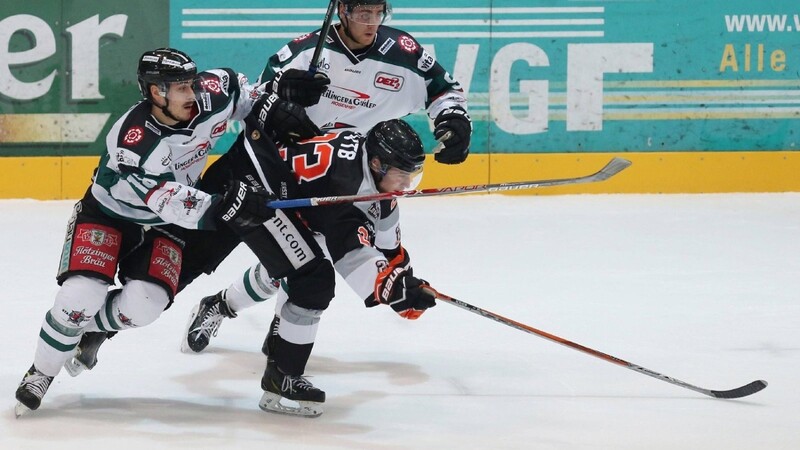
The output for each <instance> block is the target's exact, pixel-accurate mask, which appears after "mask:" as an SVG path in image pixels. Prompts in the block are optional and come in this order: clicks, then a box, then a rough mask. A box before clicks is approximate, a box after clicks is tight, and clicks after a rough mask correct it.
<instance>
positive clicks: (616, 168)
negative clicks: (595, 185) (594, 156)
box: [596, 156, 631, 181]
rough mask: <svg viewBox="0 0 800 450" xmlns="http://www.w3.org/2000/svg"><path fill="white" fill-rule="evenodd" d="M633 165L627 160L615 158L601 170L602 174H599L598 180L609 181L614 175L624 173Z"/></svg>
mask: <svg viewBox="0 0 800 450" xmlns="http://www.w3.org/2000/svg"><path fill="white" fill-rule="evenodd" d="M630 165H631V162H630V161H628V160H627V159H625V158H620V157H618V156H615V157H614V158H613V159H612V160H611V161H609V162H608V164H606V166H605V167H603V168H602V169H600V172H598V173H597V177H596V180H597V181H603V180H607V179H609V178H611V177H613V176H614V175H616V174H618V173H620V172H622V171H623V170H625V169H627V168H628V166H630Z"/></svg>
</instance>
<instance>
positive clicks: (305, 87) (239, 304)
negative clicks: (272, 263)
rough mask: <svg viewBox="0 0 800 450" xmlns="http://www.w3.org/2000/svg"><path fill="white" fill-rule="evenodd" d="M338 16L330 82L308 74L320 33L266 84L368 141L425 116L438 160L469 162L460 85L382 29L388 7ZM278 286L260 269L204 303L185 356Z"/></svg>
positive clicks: (328, 62)
mask: <svg viewBox="0 0 800 450" xmlns="http://www.w3.org/2000/svg"><path fill="white" fill-rule="evenodd" d="M338 13H339V18H340V23H339V24H337V25H335V26H334V27H332V29H331V31H330V33H329V35H328V39H327V40H326V42H325V46H324V47H323V49H322V53H321V57H320V60H319V64H318V67H317V75H319V74H324V75H326V77H323V78H319V77H318V76H317V77H315V76H313V75H311V74H310V73H309V72H307V69H308V67H309V65H310V62H311V60H312V56H313V53H314V50H315V46H316V44H317V42H319V39H320V33H321V30H317V31H315V32H313V33H309V34H306V35H303V36H300V37H298V38H296V39H295V40H293V41H291V42H289V43H288V44H287V45H285V46H284V47H283V48H281V49H280V50H279V51H278V52H277V53H276V54H275V55H272V57H270V58H269V61H268V62H267V65H266V67H265V69H264V71H263V72H262V74H261V76H260V77H259V81H260V82H265V83H266V85H267V86H269V88H270V89H271V90H272V91H274V92H275V93H277V94H278V95H279V96H281V97H282V98H286V99H289V100H291V101H293V102H295V103H298V104H301V105H303V106H306V107H307V109H306V110H307V111H308V115H309V117H310V118H311V119H312V120H314V122H315V123H317V124H318V125H320V127H321V128H323V129H329V130H342V129H348V130H356V131H360V132H361V133H366V132H367V131H368V130H369V129H371V128H372V127H373V126H374V125H375V124H376V123H378V122H381V121H385V120H388V119H392V118H400V117H404V116H406V115H408V114H411V113H414V112H416V111H419V110H421V109H423V108H426V109H427V112H428V115H429V117H430V118H431V119H433V120H434V125H435V129H434V136H435V137H436V138H437V139H441V140H442V143H443V144H444V147H443V149H442V150H441V151H440V152H438V153H436V154H435V156H434V157H435V159H436V160H437V161H439V162H441V163H445V164H456V163H460V162H463V161H464V159H465V158H466V157H467V154H468V152H469V143H470V139H471V134H472V124H471V122H470V118H469V115H468V114H467V111H466V103H467V102H466V98H465V96H464V92H463V90H462V89H461V87H460V85H459V84H458V83H457V82H456V81H455V80H453V79H452V77H451V76H450V75H449V74H448V72H447V71H446V70H445V69H444V68H443V67H442V66H441V65H440V64H439V63H438V62H436V60H435V58H434V57H433V56H432V55H431V54H430V53H428V52H427V51H426V50H425V49H424V48H423V47H422V46H421V45H420V44H419V43H418V42H417V41H416V40H415V39H414V38H413V37H412V36H411V35H410V34H408V33H406V32H404V31H401V30H398V29H395V28H391V27H388V26H385V25H383V22H384V21H385V20H386V19H388V18H389V17H390V15H391V6H390V5H389V4H388V2H387V1H386V0H342V1H340V2H339V10H338ZM213 167H214V166H213V165H212V168H213ZM277 278H279V277H278V276H277V275H276V274H270V273H269V272H268V271H267V270H266V269H265V268H264V267H263V265H262V264H261V263H258V264H256V265H255V266H253V267H251V268H250V269H248V270H247V271H246V272H245V273H244V275H243V276H242V277H240V278H238V279H236V280H235V281H234V282H233V283H232V284H231V286H230V287H229V288H227V289H224V290H222V291H220V292H218V293H217V294H215V295H213V296H208V297H205V298H203V300H201V302H200V304H198V305H197V306H196V307H195V309H194V310H193V311H192V316H191V320H190V321H189V325H188V326H187V329H186V332H185V336H184V339H183V343H182V347H181V348H182V350H183V351H184V352H190V351H191V352H201V351H203V349H205V347H206V346H207V345H208V344H209V342H210V339H211V338H212V337H213V336H215V335H216V333H217V332H218V330H219V326H220V324H221V322H222V320H223V319H224V318H234V317H236V313H237V312H238V311H241V310H243V309H245V308H248V307H250V306H253V305H256V304H259V303H263V302H264V301H265V300H267V299H269V298H271V297H273V296H274V295H275V293H276V292H277V286H278V281H277ZM276 312H277V313H279V311H276ZM277 317H278V314H276V321H277ZM274 323H275V322H274ZM274 323H273V327H272V328H273V329H274ZM264 352H265V353H267V344H266V342H265V344H264Z"/></svg>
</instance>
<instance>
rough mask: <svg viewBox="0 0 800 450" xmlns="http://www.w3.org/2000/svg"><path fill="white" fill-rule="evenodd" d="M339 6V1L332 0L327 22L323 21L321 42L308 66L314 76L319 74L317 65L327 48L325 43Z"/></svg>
mask: <svg viewBox="0 0 800 450" xmlns="http://www.w3.org/2000/svg"><path fill="white" fill-rule="evenodd" d="M338 4H339V0H331V1H330V3H328V10H327V11H325V20H323V21H322V28H321V29H320V30H319V41H317V46H316V47H314V55H313V56H312V57H311V64H310V65H309V66H308V71H309V72H311V73H312V74H314V73H317V64H319V57H320V55H322V47H324V46H325V41H326V40H327V39H328V31H330V29H331V21H332V20H333V12H334V11H336V5H338Z"/></svg>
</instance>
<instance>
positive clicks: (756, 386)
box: [711, 380, 767, 398]
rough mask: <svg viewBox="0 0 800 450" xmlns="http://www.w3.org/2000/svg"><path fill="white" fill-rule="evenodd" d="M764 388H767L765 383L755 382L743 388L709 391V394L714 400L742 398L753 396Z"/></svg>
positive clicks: (762, 381)
mask: <svg viewBox="0 0 800 450" xmlns="http://www.w3.org/2000/svg"><path fill="white" fill-rule="evenodd" d="M765 387H767V382H766V381H764V380H756V381H753V382H752V383H749V384H745V385H744V386H740V387H738V388H736V389H731V390H729V391H711V394H712V395H713V396H714V398H742V397H747V396H748V395H752V394H755V393H756V392H759V391H761V390H762V389H764V388H765Z"/></svg>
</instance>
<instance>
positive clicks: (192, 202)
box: [182, 194, 200, 210]
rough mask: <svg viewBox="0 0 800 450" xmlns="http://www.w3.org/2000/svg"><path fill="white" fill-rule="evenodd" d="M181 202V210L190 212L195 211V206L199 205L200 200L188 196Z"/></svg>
mask: <svg viewBox="0 0 800 450" xmlns="http://www.w3.org/2000/svg"><path fill="white" fill-rule="evenodd" d="M182 202H183V209H186V210H192V209H197V206H198V205H199V204H200V199H199V198H197V197H196V196H194V195H191V194H190V195H188V196H187V197H186V198H184V199H183V200H182Z"/></svg>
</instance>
